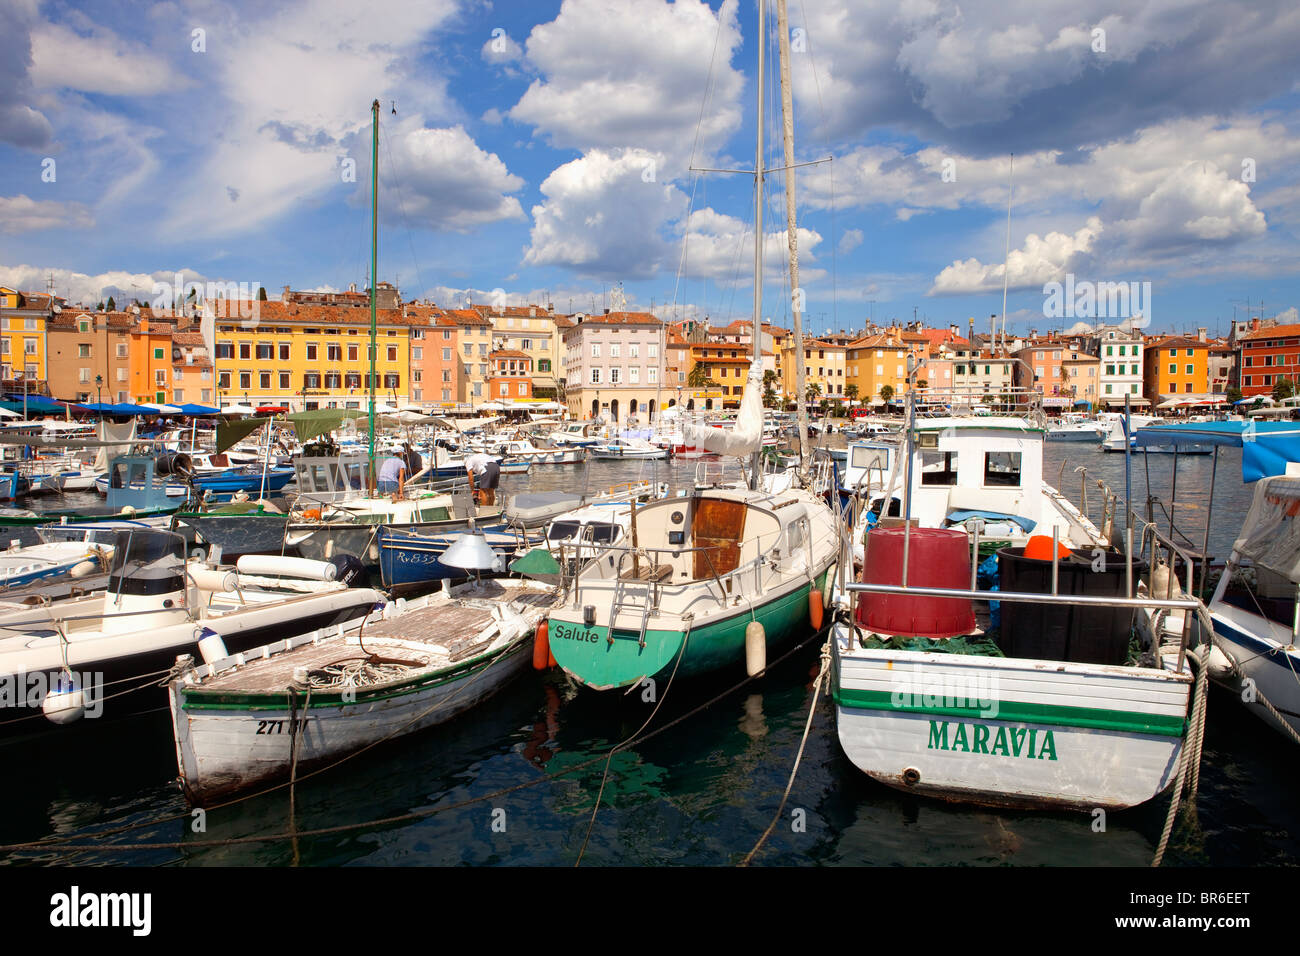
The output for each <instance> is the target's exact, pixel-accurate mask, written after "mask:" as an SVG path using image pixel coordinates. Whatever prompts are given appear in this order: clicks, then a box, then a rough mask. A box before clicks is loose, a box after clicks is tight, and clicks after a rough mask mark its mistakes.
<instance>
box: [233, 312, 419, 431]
mask: <svg viewBox="0 0 1300 956" xmlns="http://www.w3.org/2000/svg"><path fill="white" fill-rule="evenodd" d="M257 304H258V305H259V306H260V311H259V315H258V318H257V320H256V321H252V320H248V319H238V318H235V319H226V318H222V317H221V316H220V315H218V317H217V321H216V350H217V354H216V356H215V365H216V372H217V393H218V400H219V401H220V402H221V403H223V404H233V403H235V402H243V403H246V404H249V405H252V406H253V407H257V406H259V405H281V406H287V407H289V408H290V409H291V410H293V411H302V410H310V409H314V408H357V409H362V408H365V407H366V403H367V401H368V396H369V386H368V376H369V372H370V357H369V354H368V348H367V346H368V345H369V342H370V309H369V308H368V307H367V306H365V305H362V304H357V305H308V304H303V303H301V302H296V301H287V302H260V303H257ZM231 305H232V308H231V309H230V310H229V311H228V312H227V314H233V315H238V314H239V313H238V312H237V311H235V309H234V307H235V306H238V305H239V303H233V304H231ZM243 305H244V307H245V308H247V307H248V306H249V303H243ZM419 321H420V320H419V319H418V318H407V317H406V316H405V315H404V314H403V312H402V310H401V309H400V308H386V309H379V310H378V312H377V315H376V325H377V336H376V345H377V348H378V351H377V354H376V357H375V372H376V377H377V381H376V384H375V398H376V401H377V402H387V403H388V404H390V405H395V406H397V407H399V408H400V407H401V406H403V405H405V404H407V403H408V400H409V394H410V381H409V375H410V368H411V358H410V342H411V336H410V330H411V328H412V326H414V325H416V324H418V323H419Z"/></svg>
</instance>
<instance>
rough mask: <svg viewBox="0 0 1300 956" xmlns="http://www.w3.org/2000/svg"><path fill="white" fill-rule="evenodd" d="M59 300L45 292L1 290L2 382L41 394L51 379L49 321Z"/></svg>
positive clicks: (0, 349)
mask: <svg viewBox="0 0 1300 956" xmlns="http://www.w3.org/2000/svg"><path fill="white" fill-rule="evenodd" d="M59 301H60V300H58V299H56V298H54V297H52V296H50V295H48V294H46V293H43V292H19V291H18V290H17V289H8V288H3V287H0V366H3V368H0V379H3V381H4V388H5V389H6V390H9V389H11V388H14V387H21V383H22V382H24V381H25V382H26V383H27V386H28V387H29V388H31V390H32V391H34V392H39V391H40V390H41V388H42V386H44V383H45V381H46V379H47V377H48V374H47V368H46V355H47V347H46V321H47V320H48V318H49V316H50V314H51V312H52V309H53V307H54V305H56V304H57V303H58V302H59Z"/></svg>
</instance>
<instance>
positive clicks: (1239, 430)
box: [1134, 421, 1300, 482]
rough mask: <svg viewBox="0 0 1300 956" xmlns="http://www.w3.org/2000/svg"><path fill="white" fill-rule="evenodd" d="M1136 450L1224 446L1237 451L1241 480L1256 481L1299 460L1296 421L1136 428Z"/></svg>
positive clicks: (1299, 431)
mask: <svg viewBox="0 0 1300 956" xmlns="http://www.w3.org/2000/svg"><path fill="white" fill-rule="evenodd" d="M1134 444H1135V445H1136V446H1137V447H1138V448H1142V447H1144V446H1148V445H1165V446H1170V445H1171V446H1173V447H1175V448H1180V447H1184V446H1187V445H1200V446H1202V447H1204V446H1206V445H1215V446H1220V447H1222V446H1227V447H1229V448H1240V449H1241V479H1242V481H1245V482H1251V481H1258V480H1259V479H1260V478H1267V477H1270V476H1275V475H1283V474H1286V466H1287V462H1292V461H1300V422H1264V421H1248V422H1179V423H1177V424H1169V425H1145V426H1143V427H1141V428H1139V429H1137V433H1136V437H1135V439H1134Z"/></svg>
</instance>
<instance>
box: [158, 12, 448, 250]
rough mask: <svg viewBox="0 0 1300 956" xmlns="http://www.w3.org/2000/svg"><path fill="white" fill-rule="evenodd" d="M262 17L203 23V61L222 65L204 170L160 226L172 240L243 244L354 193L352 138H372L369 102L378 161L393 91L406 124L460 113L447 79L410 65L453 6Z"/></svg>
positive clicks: (232, 15)
mask: <svg viewBox="0 0 1300 956" xmlns="http://www.w3.org/2000/svg"><path fill="white" fill-rule="evenodd" d="M268 9H270V10H272V11H274V12H270V13H267V14H266V15H264V16H262V17H261V18H255V19H254V18H250V19H245V18H244V16H243V15H242V14H241V13H240V12H238V11H236V10H234V9H233V8H226V7H212V8H207V10H206V12H205V15H204V20H205V21H207V25H206V29H207V36H208V50H209V52H208V53H207V54H205V55H206V56H208V57H210V58H211V57H214V55H215V53H216V51H215V49H214V45H215V44H216V43H217V42H218V41H220V44H221V49H222V50H224V51H228V55H226V56H224V57H223V58H221V59H215V60H213V61H212V62H214V63H215V64H216V68H215V71H214V75H213V84H214V89H213V95H212V96H211V97H210V98H209V99H208V100H207V101H206V102H205V106H206V107H207V114H208V115H207V117H206V122H205V124H204V127H203V129H204V131H206V132H207V134H208V136H209V137H210V140H209V141H205V142H203V143H202V144H201V146H202V155H203V156H204V157H205V161H204V162H203V163H202V165H201V167H200V168H199V169H198V170H197V171H196V172H195V173H194V175H193V176H192V177H191V178H190V179H189V180H188V181H187V182H185V183H183V184H182V186H181V187H180V189H179V190H178V191H177V194H178V195H179V196H180V197H181V198H180V200H179V201H178V203H177V205H176V208H175V209H174V210H172V215H170V216H169V217H168V218H167V221H166V226H167V228H168V229H170V230H171V231H173V232H174V233H175V234H177V235H182V234H183V235H185V236H189V237H192V236H196V235H199V236H202V235H223V234H240V233H244V232H247V231H248V230H251V229H253V228H254V227H256V226H258V225H259V224H261V223H262V222H264V221H266V220H267V219H271V218H274V217H276V216H279V215H282V214H284V213H285V212H286V211H288V210H289V209H291V208H292V207H294V206H295V205H296V204H298V203H300V202H302V201H303V200H306V199H310V198H313V197H319V196H321V195H323V194H325V193H327V192H329V191H330V190H335V189H345V190H347V191H348V192H351V190H352V187H350V186H348V185H346V184H345V181H344V179H343V177H342V175H341V173H342V167H341V160H342V159H343V158H345V156H344V150H345V148H346V144H347V143H349V142H352V141H353V139H352V138H353V137H354V135H356V134H358V133H361V134H368V133H369V127H370V115H369V111H368V110H366V109H365V106H364V103H365V100H367V99H369V97H370V95H376V96H377V98H378V99H379V100H380V103H381V116H380V121H381V131H380V132H381V145H380V149H381V154H382V152H383V150H384V149H385V142H386V135H387V134H386V131H385V128H386V127H387V125H388V124H389V123H390V122H393V121H394V120H393V118H392V116H391V112H390V111H389V109H388V107H389V104H390V100H396V99H398V92H399V91H400V94H401V96H400V100H401V101H400V103H399V104H398V105H399V108H400V110H401V112H400V114H399V115H400V116H401V117H403V118H404V119H405V118H407V117H414V118H417V119H418V118H421V117H424V118H429V119H430V120H431V121H433V122H435V123H436V121H437V120H439V119H441V118H445V117H450V116H451V115H452V114H454V113H455V112H456V110H455V107H454V105H453V104H452V103H451V102H450V100H449V98H448V96H447V94H446V77H445V76H443V75H442V74H440V73H438V72H436V71H430V70H427V69H423V68H422V69H416V68H415V63H414V61H415V58H416V57H417V56H418V55H419V53H420V52H421V50H422V47H423V45H424V44H425V43H427V41H428V39H429V38H430V36H431V35H432V34H434V33H435V32H436V31H437V30H439V29H440V28H441V27H442V26H443V25H444V24H445V23H446V22H447V21H448V19H449V18H450V17H451V16H452V15H453V14H454V13H455V12H456V3H455V2H454V0H429V2H422V3H418V4H416V3H407V2H404V0H376V2H372V3H367V4H353V3H346V4H343V3H337V2H331V0H304V2H299V3H296V4H293V5H292V6H289V7H284V8H274V7H273V8H268ZM259 12H260V11H259ZM322 64H328V66H327V67H323V66H322ZM359 90H364V91H366V93H365V94H361V95H360V96H359V94H358V91H359ZM372 91H373V94H372ZM365 139H366V140H367V142H365V143H364V151H363V152H362V151H361V150H360V149H358V152H361V155H354V156H353V157H352V158H354V159H356V160H357V166H358V168H359V167H361V166H362V165H363V163H364V162H367V161H368V154H369V142H368V139H369V137H368V135H365ZM358 146H360V143H358ZM363 157H366V158H363ZM359 178H360V176H358V179H359Z"/></svg>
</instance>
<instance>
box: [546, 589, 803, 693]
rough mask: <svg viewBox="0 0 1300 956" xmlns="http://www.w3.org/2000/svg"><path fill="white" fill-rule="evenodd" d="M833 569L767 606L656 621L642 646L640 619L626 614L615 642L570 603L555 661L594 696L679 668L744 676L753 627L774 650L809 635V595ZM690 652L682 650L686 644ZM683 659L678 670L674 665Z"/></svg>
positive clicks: (559, 623)
mask: <svg viewBox="0 0 1300 956" xmlns="http://www.w3.org/2000/svg"><path fill="white" fill-rule="evenodd" d="M827 575H828V571H827V570H826V569H825V568H823V569H822V571H821V573H820V574H819V575H818V576H817V577H816V579H815V584H814V585H811V586H810V585H809V583H808V582H807V581H806V580H804V581H802V582H793V583H791V584H790V585H788V586H787V587H786V588H785V589H784V590H779V591H775V592H772V593H770V594H769V595H765V598H766V600H765V601H764V602H763V603H762V604H757V605H754V606H753V607H752V608H751V607H750V605H749V604H748V603H746V604H744V605H743V606H741V607H737V608H732V609H730V610H729V611H728V612H726V613H720V614H711V615H709V616H707V617H705V616H704V615H700V616H697V617H696V618H695V620H694V621H693V622H692V623H691V625H690V627H689V637H687V634H686V630H687V628H686V625H685V624H684V623H683V622H682V621H681V619H680V618H678V617H676V616H665V617H662V618H661V617H659V616H655V617H652V618H651V619H650V626H649V627H647V628H646V634H645V642H646V643H645V647H644V648H643V647H641V646H640V641H639V638H640V629H639V626H635V624H634V621H633V618H636V619H637V622H638V623H639V617H640V615H639V614H632V613H625V614H623V615H621V616H620V618H619V620H618V621H616V622H615V625H616V626H615V627H614V639H613V642H612V643H611V642H610V628H609V626H608V625H600V624H595V625H591V626H588V625H586V624H584V623H583V619H582V613H583V611H582V608H581V607H579V608H574V607H573V606H572V605H569V606H567V607H564V608H558V609H556V610H555V611H554V612H552V614H551V616H550V621H549V624H548V638H549V640H550V645H551V653H552V654H553V655H554V657H555V661H556V663H557V664H559V665H560V666H561V667H562V668H564V670H565V672H566V673H568V674H569V675H570V676H571V677H573V678H574V680H576V681H578V682H579V683H581V684H585V685H587V686H588V687H591V688H592V689H594V690H610V689H612V688H617V687H627V686H629V685H631V684H635V683H637V682H639V681H640V680H642V679H643V678H645V677H651V678H654V679H656V680H666V679H667V677H668V675H669V674H671V673H672V672H673V669H674V666H675V665H676V673H677V676H678V677H692V676H698V675H701V674H707V673H711V672H714V671H731V672H734V673H736V674H743V673H744V663H745V628H746V627H747V626H748V625H749V622H750V621H758V622H759V623H761V624H762V625H763V630H764V634H765V637H766V643H767V646H768V648H770V649H775V648H777V647H780V646H781V645H782V644H785V643H787V642H788V641H790V640H792V639H793V638H795V637H796V636H806V635H807V634H809V633H811V631H812V625H811V623H810V617H809V607H808V596H809V594H810V593H811V592H812V588H813V587H814V586H815V587H816V588H817V589H818V590H819V591H820V590H823V589H824V588H825V586H826V583H827ZM683 641H685V642H686V645H687V646H686V649H685V650H684V651H683V650H682V643H683ZM679 654H680V656H681V663H680V665H678V664H677V658H678V656H679Z"/></svg>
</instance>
